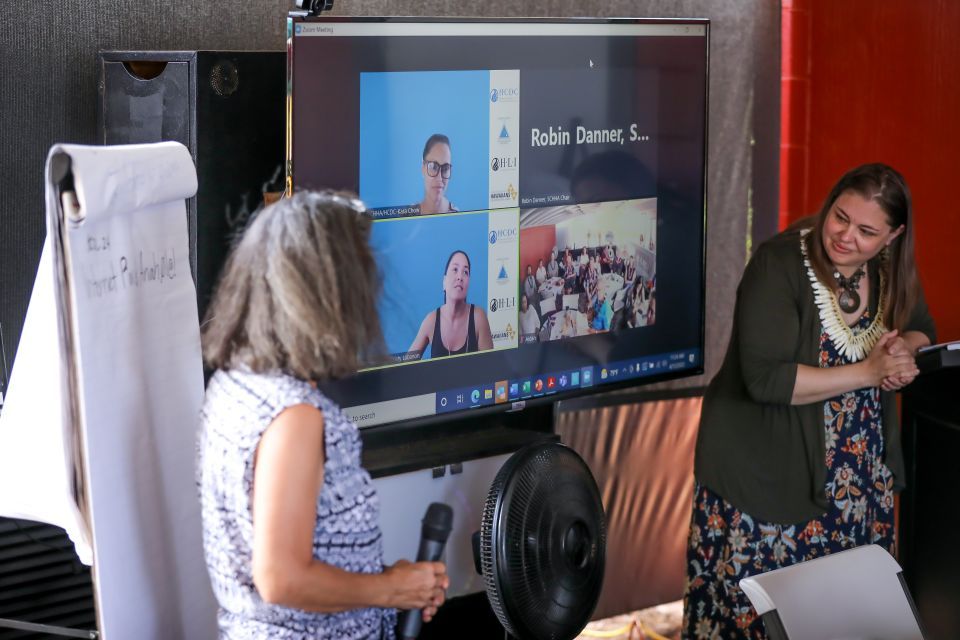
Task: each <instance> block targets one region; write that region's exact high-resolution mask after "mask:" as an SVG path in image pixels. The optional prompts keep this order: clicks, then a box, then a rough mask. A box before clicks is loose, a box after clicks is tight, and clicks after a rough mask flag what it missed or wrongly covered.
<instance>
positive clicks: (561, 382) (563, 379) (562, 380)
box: [557, 373, 567, 389]
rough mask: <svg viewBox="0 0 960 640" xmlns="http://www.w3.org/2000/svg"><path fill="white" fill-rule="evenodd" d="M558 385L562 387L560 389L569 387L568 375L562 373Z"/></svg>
mask: <svg viewBox="0 0 960 640" xmlns="http://www.w3.org/2000/svg"><path fill="white" fill-rule="evenodd" d="M557 384H559V385H560V388H561V389H562V388H564V387H566V386H567V374H565V373H561V374H560V378H559V379H557Z"/></svg>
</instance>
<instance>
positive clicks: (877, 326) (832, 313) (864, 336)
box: [800, 229, 887, 362]
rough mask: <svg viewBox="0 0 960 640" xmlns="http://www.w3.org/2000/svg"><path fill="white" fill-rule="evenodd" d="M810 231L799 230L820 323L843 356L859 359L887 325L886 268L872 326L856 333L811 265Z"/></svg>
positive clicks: (835, 298) (861, 358)
mask: <svg viewBox="0 0 960 640" xmlns="http://www.w3.org/2000/svg"><path fill="white" fill-rule="evenodd" d="M809 231H810V230H809V229H804V230H803V231H801V232H800V252H801V253H802V254H803V266H805V267H806V268H807V277H808V278H810V286H811V287H813V300H814V302H816V303H817V308H818V309H819V310H820V324H821V325H822V326H823V330H824V331H826V332H827V336H828V337H829V338H830V340H831V341H832V342H833V345H834V346H835V347H836V348H837V352H838V353H839V354H840V355H841V356H844V355H845V356H847V357H848V358H850V360H851V361H852V362H858V361H860V360H863V359H864V358H865V357H866V356H867V354H868V353H870V350H871V349H873V345H875V344H877V340H879V339H880V336H882V335H883V334H884V333H886V331H887V329H886V327H884V326H883V303H884V297H885V287H884V282H883V269H880V270H879V274H880V299H879V300H878V301H877V313H876V315H875V316H874V317H873V320H872V321H871V322H870V326H869V327H867V328H866V329H864V330H863V331H860V332H858V333H854V332H853V330H852V329H850V327H848V326H847V323H846V322H844V320H843V315H842V314H841V312H840V306H839V304H838V303H837V296H836V295H834V293H833V291H831V290H830V289H828V288H827V287H825V286H824V285H823V283H822V282H820V280H818V279H817V274H815V273H814V272H813V267H812V266H810V257H809V256H808V255H807V243H806V236H807V233H809Z"/></svg>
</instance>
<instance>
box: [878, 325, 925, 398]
mask: <svg viewBox="0 0 960 640" xmlns="http://www.w3.org/2000/svg"><path fill="white" fill-rule="evenodd" d="M867 363H868V364H869V365H870V367H871V369H872V371H873V373H874V376H875V378H876V379H877V380H878V381H879V382H878V384H879V386H880V388H881V389H883V390H884V391H897V390H899V389H902V388H903V387H905V386H907V385H908V384H910V383H911V382H913V380H914V378H916V377H917V375H918V374H919V373H920V370H919V369H918V368H917V362H916V359H915V358H914V355H913V353H912V352H911V350H910V348H909V347H908V346H907V343H906V341H905V340H904V339H903V338H902V337H901V336H900V335H899V333H898V332H897V331H888V332H887V333H885V334H883V335H882V336H880V339H879V340H878V341H877V344H875V345H874V346H873V349H872V350H871V351H870V355H868V356H867Z"/></svg>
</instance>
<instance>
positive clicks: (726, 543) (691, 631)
mask: <svg viewBox="0 0 960 640" xmlns="http://www.w3.org/2000/svg"><path fill="white" fill-rule="evenodd" d="M825 338H826V336H825V335H824V336H823V337H822V338H821V356H822V358H821V366H834V365H836V364H845V362H843V361H841V360H840V358H839V356H837V354H836V352H835V350H834V349H833V345H832V343H831V342H830V340H829V339H825ZM880 418H881V410H880V392H879V389H877V388H868V389H860V390H858V391H852V392H849V393H845V394H843V395H841V396H838V397H836V398H831V399H830V400H827V401H826V402H824V435H825V438H826V446H827V448H826V451H827V455H826V465H827V469H828V473H827V487H826V490H827V499H828V501H829V504H830V508H829V510H828V511H827V513H825V514H824V515H823V516H821V517H820V518H816V519H813V520H810V521H808V522H800V523H796V524H789V525H783V524H774V523H769V522H762V521H759V520H756V519H754V518H752V517H751V516H750V515H749V514H746V513H744V512H742V511H740V510H738V509H737V508H736V507H734V506H733V505H731V504H730V503H729V502H727V501H726V500H724V499H723V498H722V497H720V496H718V495H717V494H715V493H713V492H712V491H711V490H710V489H708V488H707V487H704V486H701V485H700V484H699V483H698V484H697V486H696V489H695V491H694V497H693V516H692V518H691V523H690V540H689V545H688V547H687V587H686V593H685V594H684V627H683V637H684V638H687V639H691V640H692V639H696V640H700V639H707V638H709V639H711V640H713V639H717V638H751V639H756V640H762V639H765V638H766V637H767V636H766V633H765V631H764V628H763V622H762V621H761V620H760V619H759V617H758V616H757V614H756V612H755V611H754V609H753V607H752V606H751V605H750V600H749V599H748V598H747V596H746V594H744V593H743V592H742V591H741V590H740V587H739V582H740V580H741V579H742V578H746V577H747V576H751V575H756V574H759V573H763V572H766V571H772V570H774V569H779V568H781V567H786V566H790V565H792V564H796V563H798V562H803V561H805V560H811V559H813V558H817V557H820V556H824V555H827V554H829V553H834V552H836V551H842V550H844V549H850V548H853V547H856V546H859V545H864V544H878V545H880V546H882V547H884V548H885V549H887V551H889V552H890V553H891V554H893V553H894V552H895V548H894V545H895V541H894V528H893V521H894V508H893V476H892V474H891V473H890V470H889V469H887V467H886V465H885V464H883V433H882V430H881V420H880Z"/></svg>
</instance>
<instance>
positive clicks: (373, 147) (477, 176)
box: [360, 71, 490, 215]
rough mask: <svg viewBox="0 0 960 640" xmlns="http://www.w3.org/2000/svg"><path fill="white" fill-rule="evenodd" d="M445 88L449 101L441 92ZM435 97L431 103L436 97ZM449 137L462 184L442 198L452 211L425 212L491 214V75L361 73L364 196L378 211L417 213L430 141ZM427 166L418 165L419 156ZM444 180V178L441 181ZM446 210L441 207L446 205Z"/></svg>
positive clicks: (450, 183) (449, 184) (452, 185)
mask: <svg viewBox="0 0 960 640" xmlns="http://www.w3.org/2000/svg"><path fill="white" fill-rule="evenodd" d="M438 87H443V89H442V96H440V95H439V94H438V93H437V91H438V89H437V88H438ZM431 97H432V98H431ZM437 132H442V133H443V135H444V136H447V137H448V139H447V140H446V145H433V144H429V143H428V144H429V146H432V147H434V149H435V150H436V151H437V152H442V151H443V147H444V146H445V147H446V149H447V150H449V149H450V144H451V141H452V143H453V145H454V146H455V147H456V152H457V162H456V164H457V178H456V180H450V178H449V177H448V178H447V184H446V188H445V190H444V191H443V192H442V193H441V194H440V195H441V196H442V197H444V198H446V199H447V208H438V210H437V211H432V210H429V211H428V210H427V209H431V207H424V210H423V211H422V213H442V212H450V211H451V209H450V208H449V202H450V201H452V202H454V203H456V209H459V210H460V211H477V210H481V209H486V208H487V205H488V204H489V188H488V187H489V174H490V72H489V71H396V72H386V73H361V74H360V197H361V198H363V201H364V202H366V203H367V206H369V207H371V208H373V209H378V210H389V209H397V210H398V211H397V212H398V213H400V214H403V215H408V214H416V213H417V205H416V204H414V203H420V202H421V198H423V199H424V200H427V198H426V197H424V187H425V181H426V178H427V177H428V176H427V175H426V172H425V171H424V170H425V169H426V168H427V167H426V166H425V165H424V164H423V162H425V161H429V160H433V161H435V162H438V163H439V164H445V163H451V160H450V159H449V158H446V159H443V158H440V157H433V156H430V157H429V158H428V157H427V156H428V155H430V149H424V141H427V140H428V139H429V138H431V136H432V134H435V133H437ZM418 155H420V156H421V162H417V156H418ZM441 177H442V176H441ZM441 204H442V203H441Z"/></svg>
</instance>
